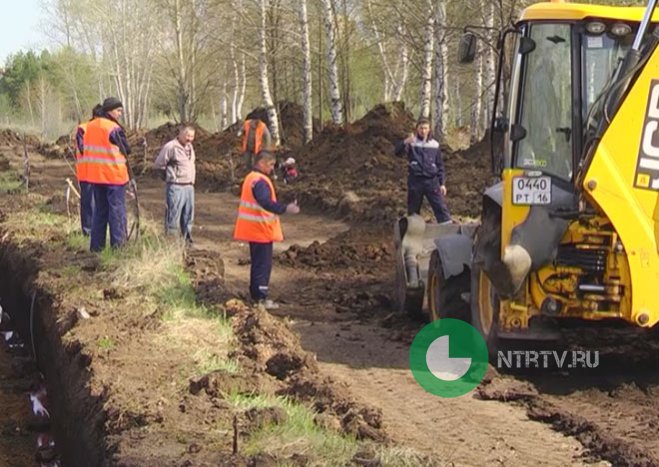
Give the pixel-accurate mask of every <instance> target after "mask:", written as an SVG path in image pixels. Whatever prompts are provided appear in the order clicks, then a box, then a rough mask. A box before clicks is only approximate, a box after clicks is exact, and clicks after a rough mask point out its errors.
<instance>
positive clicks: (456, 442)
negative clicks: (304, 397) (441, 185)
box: [34, 160, 659, 466]
mask: <svg viewBox="0 0 659 467" xmlns="http://www.w3.org/2000/svg"><path fill="white" fill-rule="evenodd" d="M67 170H68V169H67V168H66V167H65V166H64V164H63V163H61V162H58V161H53V160H50V161H48V162H47V170H46V171H44V172H43V173H41V176H40V178H39V179H38V180H37V179H35V182H34V185H35V187H36V188H37V189H39V190H43V191H48V190H50V189H52V191H53V193H60V192H61V191H62V187H63V185H64V184H63V182H62V180H63V177H64V176H68V174H67ZM139 186H140V197H141V202H142V206H143V208H144V210H145V211H146V214H148V215H149V216H150V217H152V218H153V219H154V220H156V221H157V222H161V217H162V214H163V205H164V198H163V196H164V194H163V187H162V185H161V184H160V182H158V181H156V180H151V179H143V180H140V182H139ZM196 198H197V202H196V213H197V217H196V227H195V231H194V235H195V238H196V241H197V244H198V246H199V248H202V249H208V250H211V251H217V252H218V254H221V256H222V257H223V259H224V261H225V270H226V278H227V281H228V283H229V284H228V285H229V286H230V287H231V288H232V289H233V291H235V292H237V293H238V294H242V295H243V296H244V295H246V291H247V282H248V274H249V266H248V265H247V264H246V261H245V260H247V259H248V249H247V246H246V245H241V244H238V243H237V242H233V241H232V240H231V232H232V229H233V222H234V220H235V209H236V204H237V200H236V198H235V197H234V196H232V195H230V194H226V193H203V192H201V191H198V192H197V194H196ZM302 208H303V210H304V206H302ZM283 225H284V232H285V235H286V237H287V241H286V242H284V243H282V244H279V245H278V246H277V249H276V251H277V252H282V251H284V250H286V249H287V248H288V247H289V246H290V245H291V244H300V245H302V246H307V245H312V246H313V244H314V242H325V241H328V243H327V244H328V245H329V244H332V248H330V249H328V250H327V251H326V252H324V253H323V252H322V251H321V253H322V254H324V255H325V256H322V254H321V256H319V257H318V258H316V259H315V261H316V262H315V263H314V262H309V263H304V262H299V261H298V262H295V261H293V262H291V263H290V264H288V263H286V261H282V260H281V259H280V260H278V261H277V262H276V263H275V269H274V273H273V279H272V284H271V288H272V297H273V298H274V299H275V300H278V301H279V302H280V303H282V308H281V309H280V310H279V311H278V313H277V314H278V315H279V316H281V317H282V318H287V319H288V320H289V321H290V322H291V323H292V324H293V326H294V327H295V329H296V330H297V331H298V332H299V333H300V335H301V338H302V341H303V344H304V346H305V347H306V349H307V350H309V351H312V352H315V353H316V355H317V358H318V361H319V363H320V366H321V368H322V370H323V371H324V372H325V373H326V374H328V375H330V376H332V377H333V378H334V379H336V380H337V381H338V382H339V383H340V384H342V385H344V386H345V387H346V388H348V390H349V391H350V392H351V393H352V394H353V395H354V396H355V397H356V398H358V399H360V400H362V401H364V402H366V403H368V404H370V405H373V406H375V407H378V408H379V409H380V410H382V414H383V420H384V424H385V429H386V432H387V433H388V435H389V436H390V437H391V438H392V440H394V441H397V442H399V443H401V444H402V445H404V446H408V447H410V448H414V449H417V450H420V451H423V452H426V453H429V454H434V455H436V456H437V457H439V458H440V459H443V460H444V461H445V462H446V464H450V465H493V464H495V465H520V466H521V465H531V464H539V465H557V466H558V465H561V466H562V465H593V464H595V465H607V464H608V462H607V461H609V462H611V463H613V464H614V465H659V461H657V459H659V444H658V443H657V441H656V440H657V439H659V436H657V435H659V424H657V422H656V420H657V416H658V415H659V378H657V376H656V375H655V372H654V369H655V368H656V367H657V363H659V357H657V355H659V352H658V350H659V344H658V343H657V340H656V339H655V338H654V336H652V335H649V334H643V335H639V334H638V333H633V332H632V333H630V332H626V331H620V330H619V331H612V330H603V329H593V330H591V331H589V334H587V335H584V334H583V333H581V334H574V333H573V334H572V339H573V344H574V345H578V344H581V345H590V344H588V339H590V342H591V344H592V345H594V343H595V342H599V343H600V344H602V343H603V344H602V346H600V347H599V348H600V349H601V355H600V360H601V363H602V364H601V365H600V368H599V369H598V370H597V371H591V372H590V373H583V374H577V373H574V372H572V373H567V374H566V373H557V372H546V373H542V374H535V375H517V376H516V377H512V376H501V375H495V376H494V377H493V379H492V381H491V382H490V383H489V384H487V385H484V386H483V387H482V388H481V389H480V390H479V391H478V392H477V393H475V394H471V395H466V396H463V397H461V398H457V399H440V398H437V397H435V396H432V395H430V394H428V393H426V392H425V391H423V390H422V389H421V388H420V387H419V386H418V385H417V384H416V382H415V381H414V380H413V378H412V376H411V374H410V372H409V370H408V369H407V351H408V348H409V344H410V342H411V341H412V339H413V337H414V335H415V333H416V332H417V331H418V330H419V329H420V327H421V325H419V324H416V323H411V322H409V321H407V320H406V319H405V318H404V317H400V316H395V315H393V316H392V314H391V310H390V309H389V308H388V306H387V303H386V302H387V298H386V296H387V294H388V292H390V280H391V275H392V274H391V267H390V266H391V264H390V258H389V259H387V256H386V254H385V255H384V256H383V258H380V254H379V253H377V252H379V251H382V250H386V248H385V247H382V246H381V245H382V244H383V242H388V241H389V240H388V237H389V230H388V229H387V231H379V230H377V229H376V230H373V229H371V230H359V229H353V230H352V231H350V232H348V233H347V234H346V231H347V230H348V229H349V226H348V225H346V224H344V223H341V222H338V221H335V220H328V219H327V218H325V217H324V216H319V215H308V214H302V215H299V216H295V217H285V218H284V220H283ZM337 235H338V239H337V237H336V236H337ZM373 245H375V247H373ZM367 247H368V248H367ZM318 251H320V250H318ZM362 251H375V252H376V253H377V254H374V255H373V257H372V258H370V259H369V260H368V261H365V262H364V264H361V262H360V261H359V260H355V259H354V255H355V254H356V253H355V252H357V253H359V252H362ZM299 254H300V255H301V254H302V252H300V253H299ZM332 255H335V256H336V257H332ZM351 255H352V256H351ZM346 258H348V259H346ZM350 258H353V259H350ZM314 264H315V266H314ZM585 337H587V338H588V339H586V340H584V338H585Z"/></svg>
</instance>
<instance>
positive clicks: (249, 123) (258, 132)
mask: <svg viewBox="0 0 659 467" xmlns="http://www.w3.org/2000/svg"><path fill="white" fill-rule="evenodd" d="M254 122H256V125H253V123H254ZM264 129H265V123H263V121H261V120H246V121H245V124H244V125H243V147H242V149H243V152H247V151H248V150H249V152H251V153H252V154H258V153H259V152H261V146H262V145H263V130H264ZM252 130H254V135H252ZM250 139H253V141H252V142H253V144H254V147H253V148H252V145H251V144H250Z"/></svg>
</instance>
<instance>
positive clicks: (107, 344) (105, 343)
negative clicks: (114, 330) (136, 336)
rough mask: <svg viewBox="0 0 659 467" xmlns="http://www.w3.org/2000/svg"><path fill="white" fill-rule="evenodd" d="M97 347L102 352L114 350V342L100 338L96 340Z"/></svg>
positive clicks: (110, 339) (109, 338) (108, 338)
mask: <svg viewBox="0 0 659 467" xmlns="http://www.w3.org/2000/svg"><path fill="white" fill-rule="evenodd" d="M98 346H99V348H101V349H103V350H111V349H113V348H114V340H112V338H111V337H108V336H105V337H102V338H100V339H99V340H98Z"/></svg>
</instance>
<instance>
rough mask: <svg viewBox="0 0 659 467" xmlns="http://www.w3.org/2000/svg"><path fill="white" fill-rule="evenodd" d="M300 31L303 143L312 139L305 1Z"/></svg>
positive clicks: (309, 57) (310, 84) (302, 1)
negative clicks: (302, 83)
mask: <svg viewBox="0 0 659 467" xmlns="http://www.w3.org/2000/svg"><path fill="white" fill-rule="evenodd" d="M299 16H300V30H301V34H302V60H303V65H302V80H303V82H304V85H303V98H302V101H303V106H302V108H303V112H304V116H303V118H302V121H303V124H304V142H305V143H308V142H309V141H311V139H312V138H313V105H312V94H313V87H312V82H311V44H310V43H309V19H308V17H307V0H300V9H299Z"/></svg>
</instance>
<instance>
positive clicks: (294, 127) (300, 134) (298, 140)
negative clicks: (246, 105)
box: [246, 101, 320, 148]
mask: <svg viewBox="0 0 659 467" xmlns="http://www.w3.org/2000/svg"><path fill="white" fill-rule="evenodd" d="M277 108H278V110H279V127H280V128H279V130H280V132H281V135H280V137H281V144H282V145H283V146H284V147H287V148H298V147H301V146H302V145H303V144H304V120H303V119H304V109H303V108H302V106H301V105H299V104H296V103H294V102H289V101H280V102H279V104H278V105H277ZM255 118H258V119H259V120H261V121H263V122H265V123H266V124H268V126H270V118H268V111H267V109H266V108H265V107H258V108H256V109H254V110H252V111H251V112H250V113H249V114H248V115H247V117H246V119H255ZM313 127H314V137H316V135H317V134H318V128H319V127H320V125H319V124H318V120H316V119H313Z"/></svg>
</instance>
